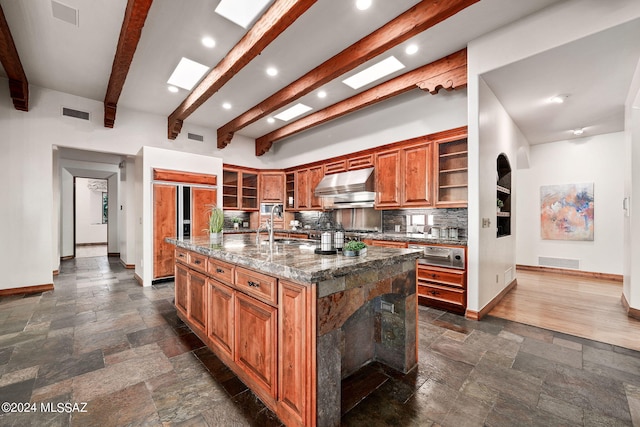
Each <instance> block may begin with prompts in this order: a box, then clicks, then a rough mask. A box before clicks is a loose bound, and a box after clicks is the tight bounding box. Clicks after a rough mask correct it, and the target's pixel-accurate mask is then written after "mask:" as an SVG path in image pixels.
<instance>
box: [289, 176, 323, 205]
mask: <svg viewBox="0 0 640 427" xmlns="http://www.w3.org/2000/svg"><path fill="white" fill-rule="evenodd" d="M295 173H296V182H295V196H294V200H295V205H296V210H322V207H323V204H322V199H321V198H320V197H316V196H315V195H314V190H315V188H316V186H317V185H318V184H319V183H320V181H321V180H322V178H323V177H324V168H323V167H322V165H320V166H314V167H310V168H305V169H299V170H297V171H295Z"/></svg>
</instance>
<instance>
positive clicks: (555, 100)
mask: <svg viewBox="0 0 640 427" xmlns="http://www.w3.org/2000/svg"><path fill="white" fill-rule="evenodd" d="M568 97H569V95H556V96H553V97H551V98H549V102H552V103H554V104H562V103H564V101H566V100H567V98H568Z"/></svg>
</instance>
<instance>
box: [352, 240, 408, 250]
mask: <svg viewBox="0 0 640 427" xmlns="http://www.w3.org/2000/svg"><path fill="white" fill-rule="evenodd" d="M363 242H364V243H365V244H367V245H369V246H379V247H382V248H400V249H406V248H407V247H408V244H407V242H393V241H391V240H372V239H364V240H363Z"/></svg>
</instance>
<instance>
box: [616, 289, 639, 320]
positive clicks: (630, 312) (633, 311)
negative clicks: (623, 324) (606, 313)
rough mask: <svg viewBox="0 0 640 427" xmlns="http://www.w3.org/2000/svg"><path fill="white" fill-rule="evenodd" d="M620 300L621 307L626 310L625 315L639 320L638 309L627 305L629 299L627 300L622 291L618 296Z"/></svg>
mask: <svg viewBox="0 0 640 427" xmlns="http://www.w3.org/2000/svg"><path fill="white" fill-rule="evenodd" d="M620 300H621V302H622V307H624V311H626V312H627V316H629V317H633V318H634V319H638V320H640V310H638V309H637V308H632V307H631V306H630V305H629V301H627V297H626V296H625V295H624V293H623V294H622V296H621V297H620Z"/></svg>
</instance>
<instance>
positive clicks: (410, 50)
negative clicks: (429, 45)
mask: <svg viewBox="0 0 640 427" xmlns="http://www.w3.org/2000/svg"><path fill="white" fill-rule="evenodd" d="M417 51H418V45H417V44H410V45H409V46H407V48H406V49H405V50H404V53H406V54H407V55H413V54H415V53H416V52H417Z"/></svg>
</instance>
